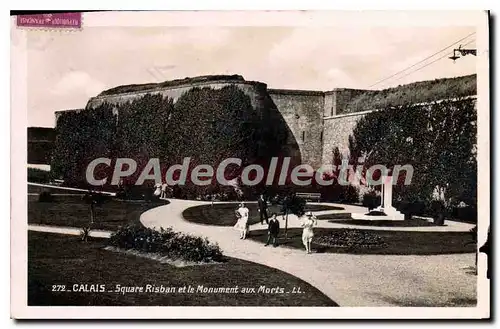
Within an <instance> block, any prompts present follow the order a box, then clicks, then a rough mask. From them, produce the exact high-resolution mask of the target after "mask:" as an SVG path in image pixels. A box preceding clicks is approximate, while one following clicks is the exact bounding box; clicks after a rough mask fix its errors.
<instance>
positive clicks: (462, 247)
mask: <svg viewBox="0 0 500 329" xmlns="http://www.w3.org/2000/svg"><path fill="white" fill-rule="evenodd" d="M344 233H349V234H353V233H354V234H359V235H366V236H367V239H366V241H368V242H373V241H383V246H372V247H365V246H357V247H341V246H337V247H333V246H325V245H322V244H318V243H317V241H318V240H322V238H321V237H324V236H326V237H328V236H330V235H331V234H336V235H339V234H344ZM249 238H250V239H252V240H256V241H258V242H261V243H265V242H266V240H267V230H255V231H251V234H250V235H249ZM301 238H302V229H300V228H292V229H289V230H288V239H287V240H285V239H284V230H281V234H280V245H281V247H282V248H283V247H286V248H296V249H302V250H304V246H303V244H302V239H301ZM315 241H316V242H315ZM471 241H472V240H471V235H470V233H468V232H411V231H383V230H363V229H356V230H354V229H333V228H315V229H314V239H313V243H312V249H313V252H317V253H349V254H374V255H439V254H455V253H473V252H475V245H474V244H469V242H471ZM347 242H352V241H347Z"/></svg>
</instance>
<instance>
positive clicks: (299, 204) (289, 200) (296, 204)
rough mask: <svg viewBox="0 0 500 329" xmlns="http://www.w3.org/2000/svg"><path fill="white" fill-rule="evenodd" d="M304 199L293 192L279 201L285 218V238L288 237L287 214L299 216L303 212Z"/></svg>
mask: <svg viewBox="0 0 500 329" xmlns="http://www.w3.org/2000/svg"><path fill="white" fill-rule="evenodd" d="M305 207H306V200H304V199H302V198H299V197H298V196H296V194H295V193H292V194H289V195H286V196H285V197H284V198H283V200H282V201H281V213H282V214H283V217H284V219H285V239H288V214H293V215H296V216H297V217H301V216H303V215H304V214H305Z"/></svg>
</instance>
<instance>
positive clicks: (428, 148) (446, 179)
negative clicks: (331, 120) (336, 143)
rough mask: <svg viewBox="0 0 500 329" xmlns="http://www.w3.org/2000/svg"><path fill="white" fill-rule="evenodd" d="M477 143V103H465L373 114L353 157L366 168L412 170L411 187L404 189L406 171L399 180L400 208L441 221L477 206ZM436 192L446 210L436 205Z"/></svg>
mask: <svg viewBox="0 0 500 329" xmlns="http://www.w3.org/2000/svg"><path fill="white" fill-rule="evenodd" d="M476 144H477V142H476V109H475V100H473V99H462V100H455V101H443V102H438V103H434V104H430V105H426V106H416V105H404V106H401V107H399V108H390V109H386V110H384V111H378V112H372V113H370V114H368V115H366V116H365V117H364V118H362V119H361V120H360V121H359V122H358V124H357V126H356V128H355V129H354V132H353V136H352V137H351V138H350V153H351V157H352V158H354V159H356V158H357V157H360V156H364V157H365V169H366V168H369V167H371V166H372V165H374V164H383V165H385V166H386V167H387V168H389V170H390V171H393V169H394V166H396V165H401V166H403V165H407V164H408V165H411V166H412V167H413V175H412V177H411V178H412V179H411V184H409V185H404V184H403V183H404V180H405V178H406V172H405V171H404V170H401V171H400V173H399V175H398V177H397V185H396V186H394V189H393V199H394V204H399V205H400V206H403V208H406V209H405V210H404V211H406V212H407V213H410V214H411V215H420V214H421V213H420V212H422V211H423V210H422V208H423V207H422V206H421V204H424V205H425V211H426V212H427V211H430V212H433V215H437V213H436V212H439V214H440V216H441V215H447V214H449V213H450V212H451V210H452V209H453V208H456V207H458V205H459V204H460V203H465V204H466V205H467V206H470V207H472V208H475V207H476V203H477V161H476ZM365 174H366V170H365V171H364V173H363V176H364V175H365ZM393 174H395V173H394V172H393ZM374 176H375V175H374ZM378 178H379V177H373V179H374V180H377V179H378ZM436 192H438V193H437V194H438V195H440V196H441V197H440V198H441V199H440V201H441V202H442V203H443V207H437V208H436V207H435V205H434V206H432V205H431V201H432V200H433V198H434V197H435V194H436ZM414 203H418V205H415V206H412V205H411V204H414ZM441 217H442V216H441ZM442 219H443V218H440V219H439V220H440V221H441V220H442Z"/></svg>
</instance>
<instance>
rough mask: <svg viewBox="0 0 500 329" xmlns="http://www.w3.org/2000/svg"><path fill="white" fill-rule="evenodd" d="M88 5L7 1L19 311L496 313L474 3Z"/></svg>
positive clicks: (336, 315) (484, 85) (484, 26)
mask: <svg viewBox="0 0 500 329" xmlns="http://www.w3.org/2000/svg"><path fill="white" fill-rule="evenodd" d="M83 16H84V17H85V28H84V29H80V30H78V31H76V32H74V33H59V31H53V30H55V29H59V28H61V29H63V28H64V29H67V28H81V25H82V24H81V22H82V20H81V18H82V14H80V13H65V14H51V15H42V14H40V15H27V16H18V17H13V18H12V25H11V27H12V28H11V35H12V38H11V55H12V56H11V58H12V63H11V67H12V71H11V74H12V79H11V81H12V88H11V90H12V97H11V98H12V109H11V113H12V114H11V115H12V125H13V126H12V130H11V131H12V141H13V142H12V143H13V145H12V153H11V168H13V169H12V177H11V191H12V203H11V204H12V209H11V211H12V216H11V218H12V221H11V236H12V239H11V241H12V242H11V252H12V257H11V268H12V276H11V291H12V296H11V300H12V305H11V315H12V317H14V318H17V319H27V318H31V319H43V318H52V319H54V318H56V319H67V318H114V319H116V318H124V319H133V318H163V319H171V318H184V319H202V318H204V319H208V318H217V319H229V318H240V319H241V318H247V319H271V318H272V319H372V318H379V319H380V318H388V319H389V318H413V319H415V318H425V319H458V318H464V319H487V318H489V317H490V279H491V269H490V266H489V264H491V251H490V235H491V234H490V230H489V227H490V219H489V218H490V217H489V216H490V203H489V202H490V191H489V186H490V184H489V183H490V173H489V163H490V162H489V154H490V150H489V106H490V104H489V88H490V87H489V43H488V40H489V29H488V24H489V15H488V12H482V11H461V12H454V11H450V12H443V11H436V12H432V11H426V12H404V11H397V12H391V11H385V12H384V11H373V12H370V11H356V12H355V11H353V12H335V11H328V12H327V11H325V12H320V11H300V12H293V11H290V12H243V11H241V12H240V11H238V12H203V11H197V12H181V11H176V12H166V11H164V12H161V11H160V12H152V11H148V12H141V11H135V12H112V11H109V12H99V13H91V12H89V13H83ZM19 27H49V28H51V29H52V30H47V31H40V30H37V29H22V28H19ZM102 306H106V307H105V308H103V307H102ZM125 306H126V307H125ZM236 306H237V307H236ZM270 308H271V309H270Z"/></svg>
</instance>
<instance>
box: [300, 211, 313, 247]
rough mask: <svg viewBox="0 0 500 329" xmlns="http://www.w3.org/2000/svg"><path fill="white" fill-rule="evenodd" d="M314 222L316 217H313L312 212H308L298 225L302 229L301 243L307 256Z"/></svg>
mask: <svg viewBox="0 0 500 329" xmlns="http://www.w3.org/2000/svg"><path fill="white" fill-rule="evenodd" d="M316 221H317V219H316V216H314V215H313V213H312V212H309V213H308V214H307V216H306V217H305V218H304V220H303V222H302V224H301V225H300V226H301V227H303V228H304V229H303V231H302V243H303V244H304V247H306V252H307V253H308V254H310V253H311V242H312V239H313V237H314V232H313V226H315V225H316Z"/></svg>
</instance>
